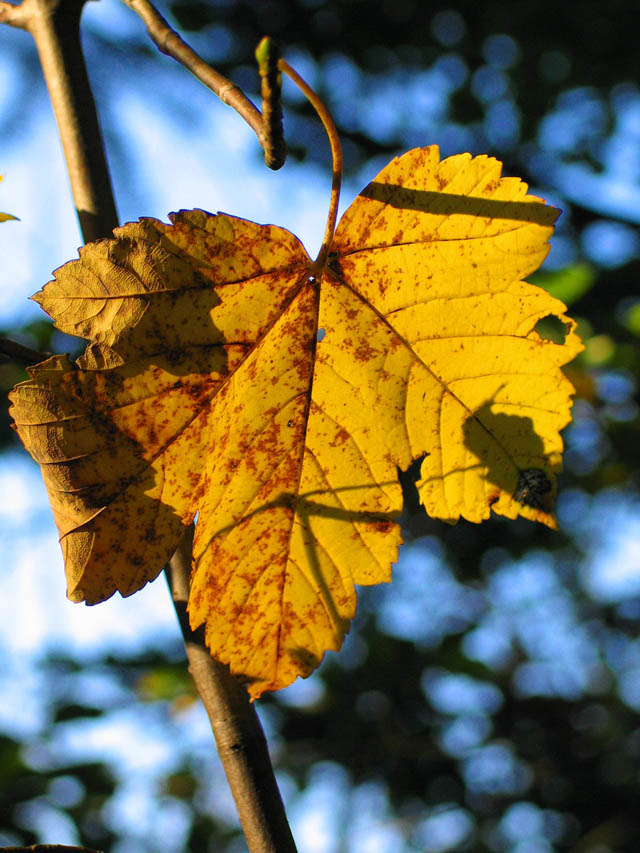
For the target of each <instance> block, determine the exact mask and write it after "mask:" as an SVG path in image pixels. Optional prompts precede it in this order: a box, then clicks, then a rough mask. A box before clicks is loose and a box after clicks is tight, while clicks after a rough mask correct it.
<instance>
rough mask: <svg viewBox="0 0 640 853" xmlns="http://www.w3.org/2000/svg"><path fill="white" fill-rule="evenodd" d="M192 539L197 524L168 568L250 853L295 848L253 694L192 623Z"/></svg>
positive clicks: (284, 852) (192, 666) (282, 852)
mask: <svg viewBox="0 0 640 853" xmlns="http://www.w3.org/2000/svg"><path fill="white" fill-rule="evenodd" d="M192 543H193V526H192V527H191V528H190V530H189V531H188V532H187V535H186V536H185V538H184V539H183V541H182V543H181V544H180V546H179V547H178V549H177V550H176V552H175V554H174V555H173V557H172V558H171V560H170V562H169V565H168V566H167V568H166V569H165V572H166V576H167V582H168V584H169V588H170V589H171V594H172V597H173V604H174V607H175V609H176V613H177V616H178V621H179V622H180V628H181V630H182V635H183V637H184V643H185V646H186V649H187V657H188V660H189V672H190V673H191V675H192V677H193V680H194V682H195V685H196V688H197V690H198V693H199V694H200V696H201V698H202V701H203V703H204V706H205V708H206V710H207V714H208V716H209V721H210V722H211V728H212V729H213V734H214V736H215V739H216V744H217V746H218V754H219V756H220V760H221V761H222V765H223V767H224V770H225V773H226V775H227V779H228V780H229V786H230V788H231V792H232V794H233V798H234V800H235V803H236V807H237V809H238V815H239V816H240V823H241V824H242V829H243V832H244V834H245V837H246V840H247V844H248V846H249V851H250V853H295V851H296V846H295V842H294V840H293V836H292V835H291V829H290V828H289V824H288V822H287V816H286V813H285V810H284V805H283V803H282V798H281V797H280V791H279V790H278V783H277V782H276V778H275V775H274V773H273V767H272V765H271V759H270V758H269V750H268V748H267V741H266V738H265V736H264V732H263V731H262V726H261V725H260V720H259V719H258V715H257V713H256V710H255V707H254V705H252V704H251V702H250V701H249V694H248V693H247V690H246V688H245V687H244V686H243V685H242V684H240V683H239V682H238V681H237V680H236V679H235V678H233V677H232V676H231V675H230V673H229V668H228V667H227V666H224V665H222V664H220V663H218V662H217V661H216V660H214V659H213V658H212V657H211V654H210V652H209V650H208V649H207V647H206V645H205V642H204V636H203V630H202V629H201V628H200V629H198V631H196V632H194V631H192V630H191V627H190V625H189V617H188V615H187V601H188V598H189V578H190V574H191V549H192Z"/></svg>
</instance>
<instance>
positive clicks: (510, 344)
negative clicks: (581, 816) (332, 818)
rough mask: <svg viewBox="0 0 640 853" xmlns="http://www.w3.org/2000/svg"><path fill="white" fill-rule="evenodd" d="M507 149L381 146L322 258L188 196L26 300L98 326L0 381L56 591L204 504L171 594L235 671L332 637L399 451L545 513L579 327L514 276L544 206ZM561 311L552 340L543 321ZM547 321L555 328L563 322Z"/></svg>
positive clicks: (463, 492)
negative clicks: (26, 454) (54, 553)
mask: <svg viewBox="0 0 640 853" xmlns="http://www.w3.org/2000/svg"><path fill="white" fill-rule="evenodd" d="M526 190H527V187H526V185H525V184H523V183H522V182H520V181H519V180H517V179H515V178H503V179H501V178H500V163H498V162H497V161H496V160H493V159H491V158H488V157H484V156H481V157H476V158H473V159H472V158H471V157H470V155H467V154H463V155H459V156H456V157H451V158H449V159H447V160H444V161H442V162H441V161H440V159H439V154H438V150H437V148H435V147H431V148H425V149H416V150H414V151H411V152H409V153H408V154H406V155H405V156H404V157H402V158H400V159H396V160H394V161H392V163H390V164H389V166H387V167H386V168H385V169H384V170H383V171H382V172H381V173H380V174H379V175H378V176H377V178H376V179H375V180H374V181H373V182H372V183H371V184H369V186H368V187H367V188H366V189H365V190H364V191H363V192H362V193H361V194H360V195H359V196H358V197H357V199H356V200H355V201H354V203H353V204H352V205H351V207H350V208H349V209H348V210H347V212H346V213H345V215H344V217H343V219H342V221H341V222H340V224H339V226H338V228H337V231H336V234H335V237H334V242H333V245H332V247H331V252H330V254H329V257H328V261H327V263H326V265H325V266H324V267H323V268H319V267H318V266H317V265H316V264H314V263H313V262H312V261H311V259H310V258H309V256H308V255H307V253H306V252H305V250H304V248H303V246H302V245H301V243H300V242H299V241H298V240H297V238H296V237H294V236H293V235H292V234H290V233H289V232H287V231H285V230H283V229H281V228H277V227H275V226H260V225H256V224H254V223H252V222H248V221H245V220H241V219H235V218H233V217H231V216H227V215H224V214H219V215H217V216H213V215H211V214H207V213H204V212H202V211H198V210H195V211H189V212H186V211H183V212H181V213H178V214H172V215H171V216H170V219H171V223H172V224H171V225H165V224H163V223H160V222H157V221H155V220H149V219H147V220H141V221H140V222H138V223H130V224H128V225H125V226H124V227H123V228H120V229H118V230H116V232H115V239H114V240H109V241H102V242H99V243H94V244H90V245H88V246H86V247H85V248H84V249H82V250H81V251H80V259H79V260H77V261H73V262H71V263H69V264H67V265H65V266H64V267H62V268H61V269H60V270H58V272H57V274H56V279H55V281H53V282H51V283H49V284H48V285H47V286H46V287H45V288H44V289H43V290H42V291H41V292H40V293H39V294H37V295H36V297H35V298H36V299H37V301H38V302H39V303H40V304H41V305H42V307H43V308H44V309H45V310H46V311H47V312H48V313H49V314H50V315H51V316H52V318H53V319H54V321H55V324H56V326H57V327H58V328H59V329H61V330H62V331H64V332H67V333H69V334H73V335H79V336H82V337H84V338H87V339H88V340H89V341H90V344H89V346H88V348H87V350H86V352H85V354H84V355H83V356H82V357H81V358H79V359H78V361H77V362H76V363H73V362H71V361H70V360H69V359H68V358H67V357H66V356H53V357H52V358H50V359H48V360H47V361H45V362H43V363H42V364H39V365H37V366H36V367H34V368H32V369H31V371H30V375H31V378H30V379H29V380H28V381H27V382H24V383H22V384H21V385H19V386H17V387H16V389H15V390H14V392H13V404H14V405H13V416H14V419H15V423H16V428H17V430H18V432H19V434H20V436H21V438H22V440H23V442H24V443H25V446H26V447H27V448H28V449H29V451H30V452H31V453H32V455H33V456H34V458H35V459H36V460H37V461H38V462H39V463H40V464H41V466H42V471H43V475H44V478H45V482H46V484H47V488H48V490H49V495H50V497H51V503H52V506H53V510H54V514H55V518H56V523H57V525H58V529H59V532H60V539H61V543H62V548H63V552H64V556H65V563H66V572H67V580H68V591H69V596H70V597H71V598H72V599H74V600H76V601H82V600H84V601H86V602H87V603H90V604H93V603H96V602H98V601H102V600H104V599H105V598H108V597H109V596H110V595H112V594H113V593H114V592H115V591H116V590H118V591H120V592H121V593H122V594H123V595H130V594H131V593H133V592H135V591H136V590H138V589H140V587H141V586H143V585H144V584H145V583H146V582H147V581H148V580H151V579H153V578H154V577H155V576H156V575H157V574H158V572H159V571H160V570H161V569H162V567H163V565H164V564H165V563H166V562H167V560H168V559H169V557H170V556H171V554H172V553H173V551H174V550H175V548H176V546H177V545H178V543H179V541H180V539H181V537H182V536H183V534H184V531H185V527H186V526H188V525H189V524H191V522H192V521H193V519H194V517H195V516H196V514H197V524H196V534H195V541H194V546H193V574H192V581H191V594H190V601H189V612H190V618H191V624H192V626H193V627H194V628H195V627H197V626H198V625H201V624H203V623H204V625H205V630H206V638H207V643H208V644H209V646H210V648H211V651H212V654H214V655H215V657H216V658H218V659H219V660H221V661H223V662H227V663H229V664H230V666H231V670H232V672H234V673H236V674H238V675H240V676H242V677H243V678H245V679H246V680H247V682H248V683H249V689H250V692H251V694H252V695H253V696H259V695H260V694H261V693H262V692H264V691H265V690H275V689H278V688H280V687H283V686H286V685H287V684H290V683H291V682H292V681H293V680H294V679H295V678H296V677H297V676H299V675H302V676H305V675H308V674H309V673H310V672H312V671H313V669H314V668H315V667H317V666H318V664H319V662H320V660H321V659H322V656H323V654H324V652H325V651H326V650H327V649H332V650H337V649H339V648H340V646H341V643H342V641H343V638H344V635H345V633H346V631H347V630H348V626H349V620H350V619H351V618H352V617H353V615H354V612H355V606H356V592H355V586H354V585H355V584H374V583H380V582H383V581H388V580H389V579H390V574H391V564H392V563H393V561H394V560H395V558H396V555H397V549H398V545H399V544H400V541H401V540H400V532H399V527H398V524H397V518H398V515H399V513H400V510H401V502H402V494H401V490H400V486H399V483H398V477H397V472H398V468H400V469H406V468H407V467H408V466H409V465H410V464H411V462H412V461H413V460H415V459H418V458H421V457H424V458H423V461H422V465H421V474H420V479H419V482H418V490H419V493H420V497H421V500H422V502H423V503H424V505H425V508H426V510H427V512H428V513H429V514H430V515H432V516H434V517H437V518H441V519H445V520H447V521H450V522H454V521H456V520H457V519H458V518H459V517H460V516H462V517H464V518H466V519H469V520H471V521H481V520H482V519H485V518H487V517H488V515H489V513H490V510H491V509H493V510H494V512H497V513H500V514H502V515H506V516H508V517H510V518H514V517H515V516H516V515H518V514H520V515H523V516H525V517H527V518H530V519H534V520H537V521H541V522H543V523H545V524H547V525H549V526H554V524H555V522H554V517H553V512H552V510H553V498H554V495H555V474H556V473H557V472H558V470H559V469H560V465H561V451H562V441H561V438H560V435H559V431H560V430H561V429H562V427H564V426H565V425H566V424H567V423H568V421H569V410H570V395H571V393H572V387H571V385H570V383H569V382H568V380H567V379H565V378H564V375H563V373H562V370H561V367H562V365H564V364H565V363H566V362H568V361H569V360H570V359H572V358H573V357H574V356H575V355H576V353H577V352H578V351H579V350H580V347H581V345H580V343H579V340H578V338H577V336H576V334H575V332H574V324H573V322H572V321H571V320H569V319H568V318H567V317H566V316H565V315H564V313H563V312H564V310H565V307H564V305H563V304H562V303H561V302H559V301H558V300H557V299H554V298H552V297H551V296H550V295H549V294H548V293H546V292H545V291H544V290H542V289H540V288H537V287H534V286H532V285H529V284H527V283H525V282H523V281H522V279H523V278H524V277H525V276H527V275H528V274H530V273H531V272H533V271H534V270H535V269H537V267H538V266H539V265H540V263H541V262H542V260H543V259H544V257H545V255H546V253H547V251H548V243H547V241H548V238H549V236H550V234H551V232H552V228H553V222H554V220H555V218H556V216H557V211H555V210H554V209H553V208H550V207H547V206H545V205H544V203H543V202H542V201H541V200H540V199H538V198H535V197H533V196H528V195H527V194H526ZM550 317H556V318H559V322H558V320H556V323H557V324H558V325H559V327H560V329H561V336H560V337H561V338H562V339H563V340H551V339H548V338H547V337H545V335H544V333H543V331H542V326H541V327H540V329H541V330H540V331H538V330H537V328H536V327H537V325H538V324H539V321H541V320H545V321H547V322H548V318H550ZM556 338H557V335H556Z"/></svg>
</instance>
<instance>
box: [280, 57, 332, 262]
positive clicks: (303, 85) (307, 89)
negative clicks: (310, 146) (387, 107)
mask: <svg viewBox="0 0 640 853" xmlns="http://www.w3.org/2000/svg"><path fill="white" fill-rule="evenodd" d="M278 68H279V70H280V71H282V73H283V74H286V75H287V77H289V78H290V79H291V80H293V82H294V83H295V84H296V86H297V87H298V88H299V89H300V90H301V91H302V93H303V94H304V95H305V97H306V98H307V100H308V101H309V103H310V104H311V106H312V107H313V108H314V110H315V111H316V112H317V113H318V116H319V118H320V121H321V122H322V124H323V125H324V129H325V130H326V132H327V136H328V137H329V144H330V145H331V158H332V161H333V176H332V180H331V197H330V199H329V213H328V215H327V227H326V228H325V232H324V238H323V240H322V246H321V247H320V252H319V253H318V257H317V258H316V259H315V261H314V262H313V268H312V272H313V271H314V270H316V271H318V272H320V271H321V270H322V268H323V267H324V265H325V263H326V261H327V255H328V254H329V249H330V248H331V242H332V240H333V232H334V231H335V227H336V218H337V216H338V203H339V201H340V185H341V183H342V147H341V145H340V139H339V138H338V131H337V130H336V126H335V124H334V123H333V119H332V118H331V116H330V115H329V111H328V110H327V108H326V107H325V105H324V104H323V103H322V101H321V100H320V98H319V97H318V95H316V93H315V92H314V91H313V89H312V88H311V86H309V84H308V83H307V82H306V81H305V80H303V79H302V77H301V76H300V75H299V74H298V73H297V71H294V70H293V68H292V67H291V66H290V65H289V64H288V63H287V62H285V60H284V59H280V60H279V61H278Z"/></svg>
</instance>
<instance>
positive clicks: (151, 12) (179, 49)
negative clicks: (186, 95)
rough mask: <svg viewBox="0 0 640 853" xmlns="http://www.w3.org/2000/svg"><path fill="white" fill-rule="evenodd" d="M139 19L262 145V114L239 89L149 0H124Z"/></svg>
mask: <svg viewBox="0 0 640 853" xmlns="http://www.w3.org/2000/svg"><path fill="white" fill-rule="evenodd" d="M123 2H124V3H126V5H127V6H129V7H130V8H131V9H133V11H134V12H135V13H136V14H137V15H138V16H139V17H140V18H141V19H142V21H143V22H144V25H145V26H146V28H147V32H148V33H149V37H150V38H151V40H152V41H153V42H154V44H155V45H156V47H157V48H158V50H159V51H161V52H162V53H164V54H166V55H167V56H170V57H172V58H173V59H175V60H176V62H179V63H180V64H181V65H184V67H185V68H187V69H188V70H189V71H190V72H191V73H192V74H193V76H194V77H197V78H198V80H200V82H201V83H204V85H205V86H207V88H209V89H211V91H212V92H214V94H216V95H217V96H218V97H219V98H220V100H221V101H222V103H223V104H227V105H228V106H230V107H233V109H234V110H235V111H236V112H237V113H238V114H239V115H240V116H242V118H243V119H244V120H245V121H246V122H247V124H248V125H249V127H250V128H251V129H252V130H253V131H254V132H255V134H256V136H257V137H258V141H259V142H260V144H261V145H262V146H263V147H264V145H263V130H262V115H261V114H260V111H259V110H258V109H257V108H256V107H255V106H254V105H253V104H252V103H251V101H250V100H249V99H248V98H247V96H246V95H245V94H244V92H243V91H242V89H240V88H239V87H238V86H236V85H235V84H234V83H231V82H230V81H229V80H227V78H226V77H224V76H223V75H222V74H220V73H218V72H217V71H216V70H215V69H213V68H212V67H211V66H210V65H209V63H208V62H205V60H204V59H202V57H201V56H199V55H198V54H197V53H196V52H195V50H193V48H191V47H189V45H188V44H187V43H186V42H185V41H184V40H183V39H182V38H181V37H180V36H179V35H178V33H177V32H176V31H175V30H174V29H172V28H171V27H170V26H169V24H168V23H167V21H166V20H165V19H164V18H163V17H162V15H161V14H160V13H159V12H158V11H157V10H156V9H155V8H154V6H153V5H152V4H151V3H150V2H149V0H123Z"/></svg>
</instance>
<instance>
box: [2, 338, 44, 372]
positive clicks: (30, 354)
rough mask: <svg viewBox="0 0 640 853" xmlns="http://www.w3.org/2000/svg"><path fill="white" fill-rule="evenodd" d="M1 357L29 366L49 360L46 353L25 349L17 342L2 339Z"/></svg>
mask: <svg viewBox="0 0 640 853" xmlns="http://www.w3.org/2000/svg"><path fill="white" fill-rule="evenodd" d="M0 356H6V357H7V358H8V359H10V360H11V361H17V362H18V363H19V364H25V365H27V366H29V365H31V364H37V363H38V362H40V361H45V359H47V358H49V356H48V355H46V354H45V353H42V352H38V351H37V350H34V349H31V348H30V347H25V346H23V345H22V344H19V343H18V342H17V341H11V340H9V338H0Z"/></svg>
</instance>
